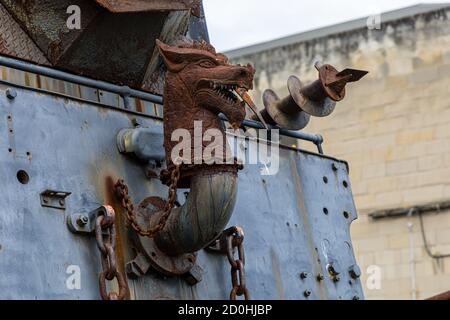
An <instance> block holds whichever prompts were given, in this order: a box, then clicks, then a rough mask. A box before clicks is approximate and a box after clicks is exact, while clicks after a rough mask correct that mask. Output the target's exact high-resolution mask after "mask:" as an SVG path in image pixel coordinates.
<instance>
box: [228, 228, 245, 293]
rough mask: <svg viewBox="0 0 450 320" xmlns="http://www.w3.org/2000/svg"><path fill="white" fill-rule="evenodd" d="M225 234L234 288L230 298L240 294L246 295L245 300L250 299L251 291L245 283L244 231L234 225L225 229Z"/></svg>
mask: <svg viewBox="0 0 450 320" xmlns="http://www.w3.org/2000/svg"><path fill="white" fill-rule="evenodd" d="M223 235H224V236H225V240H226V253H227V257H228V261H229V263H230V265H231V283H232V286H233V288H232V289H231V292H230V300H236V298H237V297H238V296H239V297H240V296H244V298H245V300H250V293H249V291H248V289H247V287H246V283H245V253H244V244H243V242H244V231H243V230H242V228H240V227H232V228H230V229H228V230H225V231H224V233H223ZM235 248H237V253H238V258H237V259H236V258H235V250H234V249H235Z"/></svg>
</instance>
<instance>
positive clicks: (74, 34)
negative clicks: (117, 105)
mask: <svg viewBox="0 0 450 320" xmlns="http://www.w3.org/2000/svg"><path fill="white" fill-rule="evenodd" d="M101 2H102V4H103V5H105V6H106V7H108V8H110V9H111V11H112V12H110V11H108V10H105V9H104V8H103V7H102V6H100V5H99V4H98V3H96V2H95V1H90V0H35V1H13V0H0V4H2V5H3V6H4V9H3V10H2V11H4V12H2V11H0V19H2V21H1V22H2V24H1V28H0V32H1V34H0V53H3V54H9V55H12V56H15V57H19V58H22V59H26V60H28V61H30V62H34V63H40V64H50V65H51V66H53V67H55V68H58V69H61V70H68V71H71V72H74V73H76V74H82V75H85V76H88V77H91V78H94V79H102V80H106V81H110V82H113V83H117V84H122V85H126V86H129V87H133V88H138V89H144V90H150V91H152V92H154V93H161V94H162V91H161V90H162V86H158V85H157V84H158V83H159V82H160V81H156V80H160V79H162V77H161V71H160V63H159V61H160V60H159V58H158V56H157V51H155V49H156V48H155V39H158V38H160V39H164V40H165V41H172V40H173V39H175V38H176V37H178V36H180V35H184V34H185V33H186V32H187V30H188V26H189V21H190V19H189V18H190V15H191V13H190V12H191V11H192V10H191V9H192V8H194V9H195V10H193V11H195V12H197V11H198V10H200V9H201V1H181V0H180V1H133V2H131V1H125V2H123V1H101ZM71 5H77V6H79V7H80V9H81V13H82V19H81V28H80V29H69V28H68V27H67V20H68V18H69V16H70V15H69V14H68V13H67V8H68V7H69V6H71ZM151 7H153V8H154V10H150V11H149V10H148V9H149V8H151ZM132 8H134V9H132ZM158 8H160V9H158ZM5 9H6V10H7V11H8V12H9V13H6V10H5ZM16 21H17V22H16ZM11 37H12V38H11ZM2 38H4V39H3V40H1V39H2ZM12 39H14V40H15V41H12Z"/></svg>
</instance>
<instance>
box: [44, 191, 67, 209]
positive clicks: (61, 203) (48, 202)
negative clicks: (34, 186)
mask: <svg viewBox="0 0 450 320" xmlns="http://www.w3.org/2000/svg"><path fill="white" fill-rule="evenodd" d="M71 194H72V192H65V191H54V190H45V191H44V192H41V194H40V197H41V206H43V207H48V208H54V209H60V210H66V200H65V199H66V198H67V197H68V196H69V195H71Z"/></svg>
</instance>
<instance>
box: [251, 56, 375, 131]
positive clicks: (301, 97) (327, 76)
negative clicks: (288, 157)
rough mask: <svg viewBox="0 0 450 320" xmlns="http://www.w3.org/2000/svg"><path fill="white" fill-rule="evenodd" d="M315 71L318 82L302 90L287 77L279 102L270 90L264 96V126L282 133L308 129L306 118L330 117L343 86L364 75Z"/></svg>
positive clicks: (329, 68)
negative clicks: (286, 91) (288, 130)
mask: <svg viewBox="0 0 450 320" xmlns="http://www.w3.org/2000/svg"><path fill="white" fill-rule="evenodd" d="M315 67H316V69H317V71H318V72H319V79H318V80H316V81H314V82H313V83H311V84H309V85H306V86H305V85H304V84H303V83H302V82H301V81H300V79H299V78H297V77H296V76H290V77H289V79H288V82H287V87H288V89H289V95H288V96H287V97H285V98H283V99H280V98H279V97H278V95H277V94H276V93H275V92H274V91H273V90H270V89H269V90H266V91H265V92H264V94H263V102H264V106H265V109H264V110H262V111H261V115H262V117H263V118H264V119H265V121H266V122H267V123H269V124H271V125H278V126H280V127H281V128H285V129H290V130H301V129H303V128H305V127H306V126H307V125H308V123H309V121H310V116H315V117H326V116H328V115H330V114H331V113H332V112H333V111H334V109H335V107H336V102H338V101H341V100H342V99H344V97H345V86H346V85H347V83H349V82H356V81H359V80H360V79H361V78H362V77H364V76H365V75H366V74H367V73H368V72H367V71H362V70H355V69H345V70H343V71H341V72H339V71H337V70H336V68H334V67H333V66H331V65H329V64H325V65H321V64H320V63H316V64H315ZM253 119H255V120H256V119H257V118H256V117H253Z"/></svg>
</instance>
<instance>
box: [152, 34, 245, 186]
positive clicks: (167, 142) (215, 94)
mask: <svg viewBox="0 0 450 320" xmlns="http://www.w3.org/2000/svg"><path fill="white" fill-rule="evenodd" d="M157 45H158V47H159V50H160V54H161V56H162V57H163V60H164V63H165V65H166V68H167V74H166V84H165V90H164V146H165V151H166V161H167V164H168V168H169V169H170V168H171V167H172V166H173V163H172V159H171V154H172V149H173V147H174V146H176V145H177V144H178V142H177V141H172V132H174V131H175V130H177V129H185V130H187V131H188V132H189V133H190V134H191V137H194V136H195V134H194V125H195V122H196V121H198V122H199V123H201V125H202V128H201V129H202V132H201V134H202V136H203V135H204V134H205V132H206V131H207V130H208V129H216V130H218V131H219V132H221V133H222V134H223V137H225V134H224V128H223V125H222V121H221V120H220V118H219V114H220V113H223V114H224V115H225V116H226V117H227V118H228V120H229V121H230V123H231V125H232V126H233V127H235V128H239V126H240V125H241V123H242V121H243V120H244V118H245V102H244V101H240V100H239V99H238V97H237V96H236V95H235V94H234V92H233V91H234V89H236V88H241V89H242V90H245V91H247V90H250V89H252V88H253V75H254V69H253V68H252V67H251V66H239V65H231V64H229V63H228V62H227V59H226V57H225V56H223V55H221V54H217V53H216V51H215V49H214V48H213V47H212V46H211V45H209V44H207V43H206V42H196V41H194V42H189V40H187V39H186V40H185V43H181V44H180V45H178V46H169V45H166V44H164V43H162V42H159V41H158V42H157ZM202 60H203V62H202V63H198V62H199V61H202ZM180 114H183V117H180ZM205 147H206V146H205V145H203V146H202V150H201V152H199V151H198V150H195V149H194V146H192V148H191V149H192V150H191V153H190V158H189V159H183V160H185V161H189V162H190V163H191V164H194V165H203V163H204V159H196V158H195V157H196V155H197V154H201V155H203V154H204V153H203V151H204V148H205ZM228 153H229V152H227V143H226V141H223V148H222V150H221V154H218V155H216V154H214V155H213V157H215V158H216V159H217V161H215V164H213V165H211V166H210V167H213V168H214V167H216V168H218V170H219V172H220V171H221V170H220V168H221V167H223V166H224V165H220V164H219V165H218V162H219V161H221V162H222V163H228V162H229V161H230V159H227V158H226V157H227V154H228ZM179 156H180V157H181V158H183V157H186V155H182V154H181V155H179ZM229 166H234V165H233V164H231V165H229ZM183 169H184V166H182V174H181V179H180V180H181V181H180V184H181V185H185V186H188V182H186V181H185V179H184V178H185V177H186V175H185V173H184V172H183ZM194 170H195V169H194Z"/></svg>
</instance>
